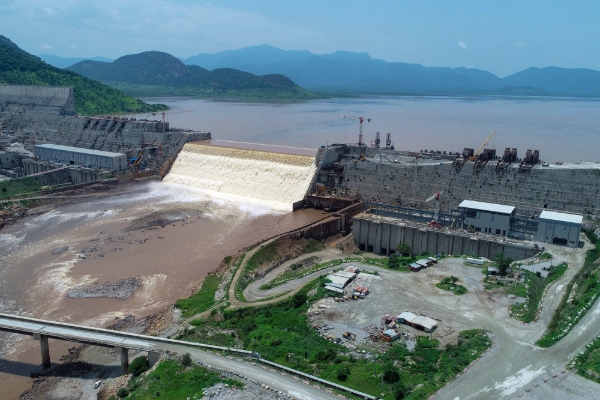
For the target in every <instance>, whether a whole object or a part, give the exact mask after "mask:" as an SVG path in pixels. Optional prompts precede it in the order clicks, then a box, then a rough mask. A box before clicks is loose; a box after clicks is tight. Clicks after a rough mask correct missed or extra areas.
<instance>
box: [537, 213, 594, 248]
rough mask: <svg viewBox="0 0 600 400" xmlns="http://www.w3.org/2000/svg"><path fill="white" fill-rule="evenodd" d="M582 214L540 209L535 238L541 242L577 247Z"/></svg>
mask: <svg viewBox="0 0 600 400" xmlns="http://www.w3.org/2000/svg"><path fill="white" fill-rule="evenodd" d="M582 223H583V216H581V215H576V214H565V213H559V212H554V211H542V213H541V214H540V222H539V224H538V231H537V234H536V235H535V240H536V241H539V242H542V243H553V244H560V245H563V246H569V247H577V246H578V245H579V234H580V233H581V225H582Z"/></svg>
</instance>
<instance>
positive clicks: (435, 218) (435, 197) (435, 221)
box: [425, 190, 444, 228]
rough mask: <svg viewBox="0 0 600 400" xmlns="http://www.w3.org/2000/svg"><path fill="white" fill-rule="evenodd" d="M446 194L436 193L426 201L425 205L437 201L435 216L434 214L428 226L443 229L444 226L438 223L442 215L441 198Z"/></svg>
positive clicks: (442, 192)
mask: <svg viewBox="0 0 600 400" xmlns="http://www.w3.org/2000/svg"><path fill="white" fill-rule="evenodd" d="M442 194H444V191H443V190H442V191H441V192H436V193H434V194H433V195H431V196H430V197H428V198H427V200H425V203H429V202H430V201H432V200H435V214H433V220H432V221H431V222H430V223H429V224H427V225H429V226H435V227H436V228H441V227H442V224H441V223H440V221H438V218H439V215H440V197H441V196H442Z"/></svg>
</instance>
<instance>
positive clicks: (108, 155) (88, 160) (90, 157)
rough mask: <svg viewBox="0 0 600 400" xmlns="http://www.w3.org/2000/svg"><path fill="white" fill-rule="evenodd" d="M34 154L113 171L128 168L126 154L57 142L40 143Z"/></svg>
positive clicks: (57, 161)
mask: <svg viewBox="0 0 600 400" xmlns="http://www.w3.org/2000/svg"><path fill="white" fill-rule="evenodd" d="M34 156H35V157H36V158H39V159H41V160H46V161H53V162H55V163H60V164H65V165H77V166H86V167H88V168H97V169H101V170H105V171H111V172H116V171H122V170H126V169H127V156H126V155H125V154H121V153H112V152H108V151H100V150H88V149H81V148H78V147H70V146H61V145H57V144H40V145H35V146H34Z"/></svg>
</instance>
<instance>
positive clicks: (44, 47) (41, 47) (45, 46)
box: [40, 44, 52, 50]
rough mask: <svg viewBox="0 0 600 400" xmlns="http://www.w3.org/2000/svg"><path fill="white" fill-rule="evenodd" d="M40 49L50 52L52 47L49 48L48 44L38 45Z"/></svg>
mask: <svg viewBox="0 0 600 400" xmlns="http://www.w3.org/2000/svg"><path fill="white" fill-rule="evenodd" d="M40 49H42V50H51V49H52V46H50V45H49V44H40Z"/></svg>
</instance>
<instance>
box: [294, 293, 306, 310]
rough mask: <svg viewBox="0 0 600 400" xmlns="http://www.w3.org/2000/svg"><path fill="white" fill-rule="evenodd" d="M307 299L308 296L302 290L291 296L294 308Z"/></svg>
mask: <svg viewBox="0 0 600 400" xmlns="http://www.w3.org/2000/svg"><path fill="white" fill-rule="evenodd" d="M306 300H308V296H307V295H306V293H304V292H300V293H296V294H295V295H294V297H292V304H293V305H294V308H299V307H301V306H302V305H303V304H304V303H306Z"/></svg>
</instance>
